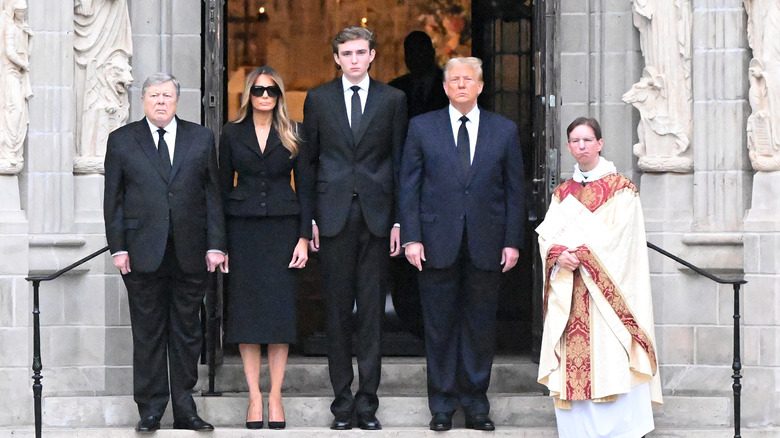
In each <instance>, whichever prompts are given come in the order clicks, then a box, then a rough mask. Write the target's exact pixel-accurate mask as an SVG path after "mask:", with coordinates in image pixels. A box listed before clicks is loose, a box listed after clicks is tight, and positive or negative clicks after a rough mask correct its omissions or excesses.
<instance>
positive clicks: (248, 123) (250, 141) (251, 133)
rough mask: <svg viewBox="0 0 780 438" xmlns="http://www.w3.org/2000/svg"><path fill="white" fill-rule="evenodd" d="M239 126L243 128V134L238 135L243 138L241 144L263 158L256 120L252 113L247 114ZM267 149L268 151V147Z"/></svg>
mask: <svg viewBox="0 0 780 438" xmlns="http://www.w3.org/2000/svg"><path fill="white" fill-rule="evenodd" d="M238 126H239V129H240V130H241V135H239V136H238V138H240V139H241V144H242V145H243V146H244V147H245V148H247V149H249V150H250V151H252V153H253V154H255V155H257V156H258V157H260V158H263V154H262V152H260V143H258V142H257V133H255V122H254V120H253V119H252V114H247V116H246V117H245V118H244V120H243V121H242V122H241V123H240V124H239V125H238ZM269 137H270V135H269ZM267 147H268V145H266V148H267ZM266 151H268V149H266Z"/></svg>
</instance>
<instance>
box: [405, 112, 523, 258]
mask: <svg viewBox="0 0 780 438" xmlns="http://www.w3.org/2000/svg"><path fill="white" fill-rule="evenodd" d="M448 108H449V107H447V108H444V109H441V110H437V111H431V112H429V113H426V114H422V115H420V116H417V117H415V118H413V119H412V120H411V122H410V123H409V135H408V136H407V138H406V144H405V145H404V153H403V163H402V164H401V242H403V243H408V242H422V244H423V247H424V249H425V257H426V259H427V261H426V262H425V263H424V266H423V268H426V267H428V268H435V269H441V268H446V267H449V266H451V265H452V264H453V263H454V262H455V259H456V257H457V255H458V251H459V249H460V245H461V239H462V237H463V227H464V226H465V227H466V233H467V238H468V249H469V253H470V255H471V258H472V261H473V263H474V265H475V266H477V267H478V268H480V269H483V270H489V271H496V270H500V269H501V252H502V249H503V248H504V247H511V248H518V249H521V248H522V247H523V244H524V242H523V228H524V224H525V211H524V208H525V207H524V204H523V199H524V196H523V190H524V189H523V158H522V151H521V150H520V140H519V137H518V134H517V126H516V125H515V124H514V123H513V122H512V121H510V120H509V119H506V118H504V117H502V116H500V115H498V114H494V113H490V112H487V111H485V110H483V109H481V108H480V113H479V130H478V133H477V142H476V146H475V152H474V159H473V160H472V164H471V168H470V169H469V172H468V174H466V175H463V174H462V172H461V171H460V163H459V161H458V154H457V152H456V147H455V138H454V137H453V132H452V125H451V124H450V118H449V110H448Z"/></svg>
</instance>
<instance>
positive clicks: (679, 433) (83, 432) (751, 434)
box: [0, 426, 780, 438]
mask: <svg viewBox="0 0 780 438" xmlns="http://www.w3.org/2000/svg"><path fill="white" fill-rule="evenodd" d="M741 432H742V437H744V438H777V437H778V436H780V429H777V428H767V429H742V431H741ZM34 436H35V434H34V431H33V428H32V427H24V428H0V438H6V437H8V438H33V437H34ZM43 436H45V437H57V438H106V437H109V438H137V437H138V436H139V435H138V434H136V433H135V431H134V430H133V429H132V428H129V427H122V428H116V427H114V428H78V429H76V428H61V427H46V428H44V429H43ZM150 436H154V437H155V438H183V437H193V438H195V437H200V438H203V437H204V436H205V437H208V438H251V437H257V438H262V437H265V438H304V437H306V438H309V437H314V436H316V437H318V438H336V437H339V438H340V437H370V438H418V437H438V438H441V437H443V436H446V437H447V438H453V437H455V438H484V437H486V436H490V437H513V438H515V437H517V438H537V437H541V438H544V437H551V438H553V437H557V436H558V434H557V433H556V431H555V428H554V427H510V426H507V427H498V428H497V429H496V430H495V432H490V433H486V432H478V431H474V430H467V429H459V428H455V429H452V430H450V431H448V432H446V433H445V434H442V433H441V432H433V431H430V430H428V429H427V428H424V427H398V428H385V429H384V430H381V431H363V430H350V431H333V430H330V429H328V428H325V427H288V428H287V429H285V430H267V429H262V430H252V431H249V430H247V429H244V428H228V427H220V428H217V429H216V430H215V431H214V432H211V433H208V434H203V433H198V432H192V431H181V430H169V429H160V430H158V431H157V432H156V433H155V434H154V435H150ZM647 436H648V438H731V437H733V436H734V430H733V429H727V428H709V429H702V428H690V429H684V428H679V429H664V428H658V429H656V430H655V431H653V432H652V433H650V434H648V435H647Z"/></svg>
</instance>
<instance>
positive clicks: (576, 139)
mask: <svg viewBox="0 0 780 438" xmlns="http://www.w3.org/2000/svg"><path fill="white" fill-rule="evenodd" d="M594 140H596V137H585V138H570V139H569V143H571V144H577V143H579V142H581V141H582V142H585V143H591V142H593V141H594Z"/></svg>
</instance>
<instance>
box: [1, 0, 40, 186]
mask: <svg viewBox="0 0 780 438" xmlns="http://www.w3.org/2000/svg"><path fill="white" fill-rule="evenodd" d="M26 12H27V2H26V1H25V0H6V1H5V3H4V5H3V11H2V27H1V28H0V29H1V31H0V34H2V41H3V48H2V52H1V53H0V65H1V66H2V75H0V102H3V111H2V123H1V124H0V136H1V137H2V145H0V174H6V175H15V174H18V173H19V172H21V170H22V166H23V164H24V158H23V156H22V154H23V152H24V151H23V150H22V146H23V145H24V139H25V138H26V137H27V125H28V124H29V121H30V116H29V113H28V107H27V101H28V100H30V98H31V97H32V88H31V87H30V77H29V71H30V62H29V57H30V49H31V47H32V41H31V40H32V36H33V34H32V32H31V31H30V27H29V26H28V24H27V22H26V21H25V13H26Z"/></svg>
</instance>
